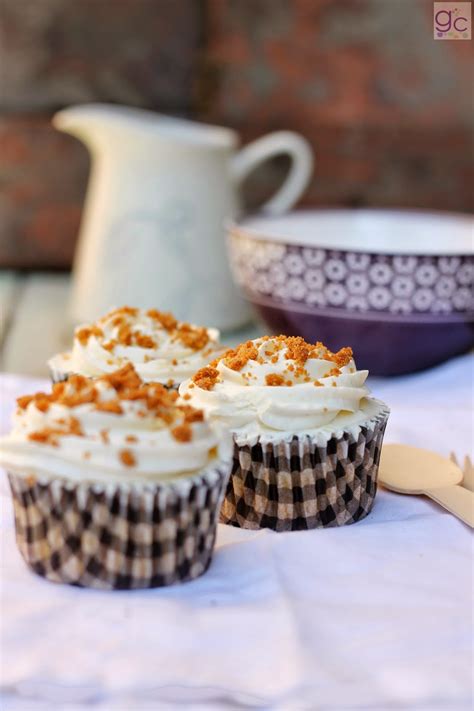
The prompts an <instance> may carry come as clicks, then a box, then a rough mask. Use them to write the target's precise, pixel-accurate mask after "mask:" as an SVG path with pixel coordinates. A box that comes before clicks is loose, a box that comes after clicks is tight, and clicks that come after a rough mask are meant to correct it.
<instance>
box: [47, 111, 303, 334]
mask: <svg viewBox="0 0 474 711" xmlns="http://www.w3.org/2000/svg"><path fill="white" fill-rule="evenodd" d="M53 123H54V126H55V127H56V128H58V129H59V130H61V131H65V132H67V133H70V134H72V135H73V136H76V137H77V138H79V139H81V140H82V141H83V142H84V143H85V144H86V145H87V146H88V148H89V150H90V154H91V163H92V165H91V175H90V180H89V187H88V192H87V197H86V202H85V207H84V215H83V221H82V226H81V233H80V237H79V241H78V247H77V251H76V256H75V262H74V278H73V290H72V303H71V317H72V319H73V320H74V321H76V322H80V321H90V320H94V319H95V318H97V317H98V316H100V315H101V314H103V313H105V311H107V310H108V309H109V308H111V307H113V306H120V305H123V304H129V305H133V306H140V307H156V308H159V309H162V310H171V311H173V312H174V313H175V315H176V316H177V317H178V318H180V319H184V320H187V321H192V322H194V323H197V324H206V325H212V326H216V327H218V328H222V329H232V328H236V327H238V326H241V325H243V324H244V323H245V322H246V321H247V319H248V312H247V306H246V305H245V303H244V302H243V301H242V300H241V298H240V296H239V295H238V293H237V291H236V290H235V287H234V285H233V282H232V279H231V276H230V272H229V267H228V263H227V255H226V248H225V236H224V228H223V224H224V221H225V219H226V218H229V217H235V216H237V215H238V214H239V213H240V210H241V207H240V201H239V186H240V183H241V182H242V180H243V179H244V178H245V177H246V176H247V175H248V173H249V172H250V171H252V170H253V169H254V168H255V167H256V166H257V165H258V164H259V163H261V162H262V161H264V160H266V159H267V158H270V157H272V156H274V155H277V154H282V153H287V154H289V155H290V156H291V159H292V166H291V170H290V172H289V175H288V177H287V179H286V181H285V183H284V184H283V186H282V187H281V188H280V189H279V190H278V192H277V193H276V194H275V195H274V196H273V197H272V198H271V199H270V200H269V201H268V202H267V203H266V204H265V205H264V206H263V208H262V209H264V210H265V211H266V212H268V213H273V214H275V213H281V212H284V211H285V210H287V209H289V208H290V207H291V206H292V205H293V204H294V203H295V202H296V201H297V200H298V198H299V197H300V195H301V194H302V192H303V190H304V189H305V188H306V186H307V184H308V181H309V179H310V177H311V172H312V165H313V160H312V153H311V150H310V148H309V145H308V143H307V141H306V140H305V139H304V138H302V137H301V136H299V135H297V134H295V133H292V132H290V131H278V132H276V133H271V134H269V135H267V136H264V137H263V138H259V139H258V140H256V141H254V142H253V143H251V144H249V145H248V146H246V147H245V148H243V149H242V150H240V151H238V152H237V150H236V149H237V146H238V136H237V134H236V133H235V132H234V131H232V130H230V129H227V128H221V127H217V126H207V125H205V124H199V123H194V122H191V121H186V120H182V119H175V118H170V117H167V116H164V115H160V114H156V113H152V112H149V111H143V110H139V109H132V108H126V107H120V106H113V105H107V104H86V105H82V106H73V107H70V108H67V109H64V110H63V111H60V112H59V113H57V114H56V115H55V116H54V120H53Z"/></svg>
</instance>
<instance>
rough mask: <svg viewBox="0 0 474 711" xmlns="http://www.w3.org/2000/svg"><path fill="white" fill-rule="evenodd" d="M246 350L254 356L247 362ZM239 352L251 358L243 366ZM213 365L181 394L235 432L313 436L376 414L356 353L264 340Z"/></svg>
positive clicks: (298, 341)
mask: <svg viewBox="0 0 474 711" xmlns="http://www.w3.org/2000/svg"><path fill="white" fill-rule="evenodd" d="M301 348H303V350H302V351H301ZM246 352H247V353H249V352H253V357H251V358H249V359H248V360H246V356H245V353H246ZM239 353H240V355H241V354H242V353H244V358H243V360H244V361H245V360H246V362H245V363H244V364H243V365H242V367H240V368H239V367H238V366H239V365H240V363H241V361H242V358H241V357H240V359H239ZM301 353H303V354H305V353H307V354H308V355H309V357H308V358H306V359H305V358H304V355H303V356H301ZM295 354H296V355H297V356H299V357H296V358H295V357H292V355H295ZM213 366H215V368H214V367H213V368H211V369H205V370H204V371H202V372H201V373H198V374H196V376H194V379H192V380H188V381H186V382H185V383H183V384H182V385H181V387H180V394H181V395H182V396H184V397H185V398H186V400H187V401H189V402H190V403H191V404H193V405H194V406H195V407H199V408H202V409H203V410H204V411H205V412H206V413H207V414H208V415H209V416H210V417H211V418H212V419H213V420H215V421H217V422H220V423H222V424H223V425H224V426H226V427H228V428H230V429H231V430H232V431H233V432H234V433H238V434H241V435H242V434H245V435H252V434H258V433H262V432H265V433H271V432H272V431H274V432H278V433H285V434H289V433H300V432H305V433H309V434H312V433H315V432H316V431H317V430H319V429H320V428H326V427H327V426H330V427H331V428H337V427H339V426H340V425H343V426H351V425H354V424H357V423H358V422H362V421H363V420H364V419H366V418H367V415H368V412H369V410H370V414H373V413H372V410H373V408H369V409H367V406H366V404H367V397H368V395H369V391H368V389H367V388H366V387H365V381H366V378H367V375H368V371H367V370H357V369H356V366H355V363H354V360H353V359H352V352H351V351H350V349H343V350H341V351H340V352H339V353H338V354H333V353H331V352H330V351H328V350H327V349H326V348H325V347H324V346H323V345H322V344H316V345H315V346H312V345H310V344H305V342H304V341H303V339H290V338H285V337H281V336H279V337H275V338H261V339H256V340H254V341H251V342H249V343H247V344H243V346H241V347H240V350H239V349H237V350H236V351H234V352H230V355H227V356H224V357H223V358H221V359H220V360H219V361H217V362H214V363H213Z"/></svg>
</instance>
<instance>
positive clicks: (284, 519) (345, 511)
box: [180, 336, 389, 531]
mask: <svg viewBox="0 0 474 711" xmlns="http://www.w3.org/2000/svg"><path fill="white" fill-rule="evenodd" d="M367 375H368V371H367V370H357V369H356V366H355V363H354V360H353V358H352V351H351V349H350V348H343V349H341V350H340V351H339V352H338V353H331V351H329V350H328V349H327V348H326V347H325V346H324V345H323V344H321V343H316V344H314V345H313V344H309V343H306V342H305V341H304V340H303V339H302V338H298V337H286V336H277V337H267V336H265V337H262V338H258V339H256V340H254V341H248V342H247V343H244V344H242V345H240V346H239V347H238V348H236V349H235V350H231V351H227V352H226V353H225V354H224V355H223V356H222V357H221V358H219V359H216V360H215V361H213V362H212V363H211V365H210V366H208V367H206V368H203V369H201V370H200V371H198V372H197V373H196V374H195V375H194V376H193V378H192V379H190V380H189V381H186V382H185V383H183V384H182V385H181V387H180V393H181V395H182V396H183V398H184V399H185V400H186V401H188V402H190V403H192V404H193V405H195V406H196V407H199V408H202V409H203V410H204V412H205V413H206V414H207V415H208V416H209V418H210V419H211V420H212V421H213V422H215V423H218V424H219V425H220V426H221V427H222V428H224V429H225V428H227V429H229V430H230V431H231V432H232V435H233V440H234V462H233V469H232V475H231V479H230V481H229V485H228V489H227V493H226V496H225V499H224V503H223V506H222V511H221V520H222V521H224V522H226V523H231V524H233V525H236V526H242V527H245V528H261V527H262V528H263V527H267V528H273V529H275V530H277V531H286V530H295V529H305V528H315V527H320V526H338V525H343V524H347V523H353V522H355V521H358V520H359V519H361V518H363V517H364V516H366V515H367V514H368V513H369V511H370V510H371V508H372V505H373V501H374V497H375V493H376V478H377V471H378V462H379V458H380V450H381V445H382V438H383V434H384V430H385V426H386V422H387V418H388V414H389V410H388V408H387V406H386V405H385V404H384V403H382V402H380V401H378V400H375V399H374V398H371V397H369V391H368V389H367V388H366V387H365V380H366V378H367Z"/></svg>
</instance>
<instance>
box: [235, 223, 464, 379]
mask: <svg viewBox="0 0 474 711" xmlns="http://www.w3.org/2000/svg"><path fill="white" fill-rule="evenodd" d="M473 227H474V219H473V218H472V217H470V216H468V215H455V214H449V213H434V212H422V211H409V210H400V211H389V210H308V211H306V210H304V211H303V210H302V211H296V212H292V213H288V214H287V215H283V216H281V217H265V216H263V217H259V216H256V217H253V218H250V219H248V220H246V221H245V222H243V223H241V224H235V223H232V224H231V225H229V229H228V233H229V237H228V244H229V254H230V260H231V266H232V272H233V275H234V278H235V280H236V282H237V284H238V285H239V286H240V287H241V289H242V290H243V293H244V295H245V297H246V298H247V299H248V300H249V301H250V302H251V303H252V304H253V305H254V307H255V308H256V310H257V312H258V313H259V314H260V316H261V317H263V319H264V320H265V322H266V323H267V325H268V327H269V328H270V329H271V330H272V331H277V332H279V333H285V334H288V335H301V336H304V337H305V338H306V339H307V340H311V341H316V340H319V341H323V342H324V343H325V344H326V345H327V346H329V347H330V348H331V349H333V350H336V349H338V348H340V347H342V346H345V345H351V346H352V348H353V350H354V353H355V357H356V359H357V362H358V363H359V364H360V365H361V366H362V367H364V368H369V370H370V371H371V373H372V374H373V375H398V374H401V373H409V372H413V371H416V370H421V369H423V368H429V367H431V366H433V365H436V364H437V363H441V362H442V361H444V360H446V359H448V358H450V357H452V356H455V355H458V354H460V353H463V352H464V351H467V350H468V349H469V348H471V347H472V346H473V344H474V304H473V296H474V294H473V283H474V258H473V235H474V230H473Z"/></svg>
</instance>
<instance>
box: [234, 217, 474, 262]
mask: <svg viewBox="0 0 474 711" xmlns="http://www.w3.org/2000/svg"><path fill="white" fill-rule="evenodd" d="M301 219H302V220H303V221H306V222H307V223H310V222H311V221H313V220H314V222H315V227H314V229H317V228H318V223H319V226H320V223H321V222H323V221H324V220H326V225H327V224H328V221H329V222H332V223H333V225H332V229H334V228H337V225H336V222H337V220H340V221H341V222H342V223H343V227H345V229H346V233H345V234H344V235H342V236H341V235H339V236H338V238H337V239H334V238H333V237H331V236H327V235H326V236H324V235H323V236H321V238H319V239H315V237H314V235H313V234H311V235H308V234H306V235H304V234H300V235H297V234H295V233H293V235H291V234H290V233H287V234H286V235H285V234H284V229H285V227H284V225H285V223H286V224H289V223H291V222H293V223H295V222H296V221H298V220H301ZM384 222H385V226H386V227H387V226H390V227H391V228H392V229H393V228H395V230H399V231H400V234H399V237H401V238H402V242H403V244H401V245H397V244H395V243H393V242H391V243H389V241H388V240H387V241H384V240H386V237H385V235H384V234H382V233H381V232H380V230H381V228H382V226H383V223H384ZM278 223H280V225H281V226H280V227H278ZM344 223H345V224H344ZM351 223H352V224H351ZM266 225H267V226H266ZM348 227H349V228H351V227H352V229H353V232H352V233H351V234H349V236H348V234H347V228H348ZM410 227H411V229H412V230H413V229H417V230H419V233H420V234H421V233H423V235H424V236H423V240H424V241H423V244H420V242H419V241H418V240H416V239H413V237H412V235H411V234H410ZM226 230H227V233H228V236H229V237H246V238H248V239H252V240H257V241H262V242H272V243H280V244H287V245H291V246H303V247H310V248H315V249H325V250H336V251H343V252H344V251H346V252H360V253H366V254H387V255H410V256H411V255H418V256H433V257H443V256H455V255H456V256H470V255H472V254H474V216H473V215H471V214H468V213H458V212H444V211H440V210H425V209H411V208H400V209H398V208H397V209H392V208H313V209H311V208H309V209H298V210H292V211H291V212H287V213H285V214H283V215H270V214H268V213H256V214H252V215H249V216H247V217H245V218H244V219H243V220H238V219H234V220H227V221H226ZM436 230H437V231H436ZM454 230H457V233H456V234H455V235H454V237H455V239H453V232H454ZM367 231H368V232H369V235H368V238H367ZM389 236H390V235H389ZM357 238H359V241H358V240H357ZM361 238H363V239H364V243H361V241H360V239H361ZM351 240H353V243H351Z"/></svg>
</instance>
